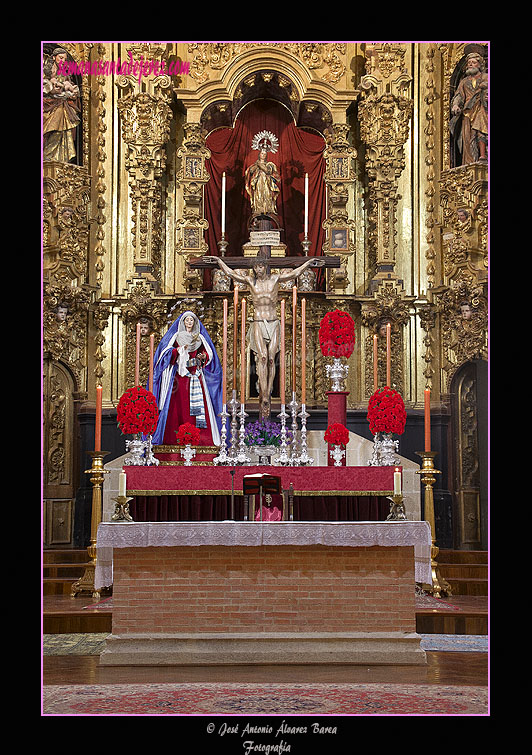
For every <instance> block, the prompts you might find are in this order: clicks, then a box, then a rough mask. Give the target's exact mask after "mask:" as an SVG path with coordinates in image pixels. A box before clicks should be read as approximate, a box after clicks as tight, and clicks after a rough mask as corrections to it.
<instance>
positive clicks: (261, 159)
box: [245, 131, 281, 217]
mask: <svg viewBox="0 0 532 755" xmlns="http://www.w3.org/2000/svg"><path fill="white" fill-rule="evenodd" d="M278 146H279V140H278V139H277V137H276V136H275V134H272V133H271V131H260V132H259V133H258V134H255V136H254V137H253V141H252V143H251V148H252V149H254V150H258V151H259V156H258V158H257V160H256V162H254V163H253V165H250V166H249V168H247V170H246V174H245V186H246V192H247V194H248V196H249V198H250V200H251V209H252V215H253V216H256V215H269V216H274V217H275V216H276V215H277V197H278V196H279V192H280V190H281V177H280V175H279V170H278V168H277V166H276V165H275V163H273V162H270V161H268V152H271V153H272V154H275V153H276V152H277V149H278Z"/></svg>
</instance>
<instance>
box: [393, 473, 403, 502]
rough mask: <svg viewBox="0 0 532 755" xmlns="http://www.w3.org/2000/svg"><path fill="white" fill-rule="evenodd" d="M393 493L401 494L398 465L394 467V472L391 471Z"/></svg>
mask: <svg viewBox="0 0 532 755" xmlns="http://www.w3.org/2000/svg"><path fill="white" fill-rule="evenodd" d="M393 494H394V495H401V472H400V471H399V469H398V467H395V472H394V473H393Z"/></svg>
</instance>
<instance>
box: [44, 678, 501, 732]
mask: <svg viewBox="0 0 532 755" xmlns="http://www.w3.org/2000/svg"><path fill="white" fill-rule="evenodd" d="M42 712H43V715H68V716H76V715H77V716H83V715H85V716H87V715H91V716H109V715H130V716H131V715H133V716H158V715H174V716H193V715H198V716H202V715H207V716H246V715H251V716H253V715H260V716H264V715H265V716H283V715H295V716H315V715H324V716H336V715H340V716H368V715H401V716H405V715H417V716H434V715H447V716H462V715H487V714H488V688H487V687H455V686H444V685H439V684H430V685H429V684H226V683H216V684H205V683H196V684H98V685H90V684H89V685H69V686H55V685H51V686H47V687H44V688H43V708H42ZM218 725H219V724H218ZM211 726H212V727H214V726H215V724H211ZM210 731H214V729H213V728H211V729H210Z"/></svg>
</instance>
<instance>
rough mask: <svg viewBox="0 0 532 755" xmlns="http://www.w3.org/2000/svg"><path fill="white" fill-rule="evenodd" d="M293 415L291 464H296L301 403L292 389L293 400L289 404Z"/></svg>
mask: <svg viewBox="0 0 532 755" xmlns="http://www.w3.org/2000/svg"><path fill="white" fill-rule="evenodd" d="M288 406H289V407H290V414H291V415H292V443H291V444H290V464H291V466H294V465H295V464H297V463H298V455H297V434H298V432H297V409H298V406H299V404H298V403H297V399H296V392H295V391H292V401H291V402H290V403H289V405H288Z"/></svg>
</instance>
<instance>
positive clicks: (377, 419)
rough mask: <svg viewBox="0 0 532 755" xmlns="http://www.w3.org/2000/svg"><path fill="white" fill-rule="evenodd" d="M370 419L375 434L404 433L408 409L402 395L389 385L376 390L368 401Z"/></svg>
mask: <svg viewBox="0 0 532 755" xmlns="http://www.w3.org/2000/svg"><path fill="white" fill-rule="evenodd" d="M368 420H369V429H370V430H371V432H372V433H373V435H376V434H377V433H395V434H396V435H402V434H403V432H404V429H405V424H406V409H405V405H404V403H403V399H402V398H401V395H400V394H399V393H398V392H397V391H394V390H393V388H389V387H388V386H385V387H384V388H379V390H377V391H375V393H374V394H373V396H372V397H371V398H370V400H369V403H368Z"/></svg>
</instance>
